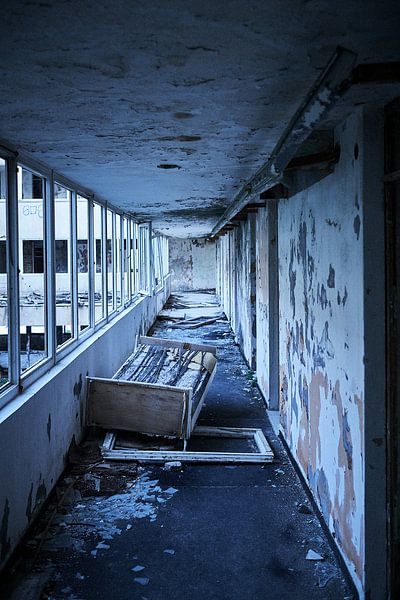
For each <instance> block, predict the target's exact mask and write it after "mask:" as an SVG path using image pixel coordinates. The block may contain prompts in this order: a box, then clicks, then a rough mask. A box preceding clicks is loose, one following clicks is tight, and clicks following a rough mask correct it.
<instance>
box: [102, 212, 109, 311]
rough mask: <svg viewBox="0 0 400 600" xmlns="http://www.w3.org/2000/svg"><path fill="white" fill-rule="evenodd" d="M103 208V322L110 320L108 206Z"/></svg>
mask: <svg viewBox="0 0 400 600" xmlns="http://www.w3.org/2000/svg"><path fill="white" fill-rule="evenodd" d="M100 206H101V225H102V226H101V281H102V285H101V288H102V290H101V294H102V302H103V320H104V319H105V320H108V281H107V279H108V271H107V206H104V205H100Z"/></svg>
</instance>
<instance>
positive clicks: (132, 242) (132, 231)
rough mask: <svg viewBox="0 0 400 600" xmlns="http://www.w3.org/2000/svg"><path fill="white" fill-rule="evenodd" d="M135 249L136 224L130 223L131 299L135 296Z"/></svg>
mask: <svg viewBox="0 0 400 600" xmlns="http://www.w3.org/2000/svg"><path fill="white" fill-rule="evenodd" d="M135 248H136V223H134V222H133V221H131V225H130V243H129V249H130V255H129V269H130V284H131V298H133V297H134V296H135V294H136V291H137V287H136V274H135V268H136V260H135Z"/></svg>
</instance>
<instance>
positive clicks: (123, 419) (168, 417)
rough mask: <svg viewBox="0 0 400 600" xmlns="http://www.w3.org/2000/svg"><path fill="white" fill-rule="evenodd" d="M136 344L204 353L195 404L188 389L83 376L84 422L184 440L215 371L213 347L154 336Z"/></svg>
mask: <svg viewBox="0 0 400 600" xmlns="http://www.w3.org/2000/svg"><path fill="white" fill-rule="evenodd" d="M138 341H139V344H146V345H154V346H163V347H166V348H182V349H183V350H198V351H199V352H205V353H206V355H205V358H206V360H205V361H204V366H205V368H206V369H207V371H208V373H209V379H208V382H207V385H206V387H205V389H204V391H203V393H202V396H201V398H200V400H199V402H198V403H197V406H194V405H193V402H192V395H193V393H192V389H190V388H179V387H174V386H168V385H161V384H157V383H155V384H150V383H142V382H135V381H124V380H121V379H116V378H115V377H116V376H118V372H119V371H120V370H121V369H122V367H121V369H119V370H118V371H117V373H116V374H115V375H114V377H113V378H112V379H104V378H100V377H87V381H88V396H87V424H88V425H95V426H99V427H102V428H104V429H107V430H108V429H121V430H125V431H134V432H140V433H146V434H152V435H161V436H171V437H176V438H179V439H183V440H188V439H189V438H190V435H191V433H192V431H193V429H194V427H195V425H196V421H197V418H198V416H199V413H200V410H201V408H202V406H203V403H204V399H205V396H206V394H207V391H208V389H209V387H210V385H211V382H212V380H213V378H214V375H215V370H216V364H217V359H216V348H215V347H214V346H208V345H204V344H192V343H188V342H180V341H175V340H165V339H162V338H154V337H144V336H143V337H140V338H139V340H138Z"/></svg>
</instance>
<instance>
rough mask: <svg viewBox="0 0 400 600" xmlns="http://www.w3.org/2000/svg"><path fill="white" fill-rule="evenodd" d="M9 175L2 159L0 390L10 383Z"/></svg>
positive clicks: (0, 200)
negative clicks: (8, 308)
mask: <svg viewBox="0 0 400 600" xmlns="http://www.w3.org/2000/svg"><path fill="white" fill-rule="evenodd" d="M6 198H7V174H6V162H5V160H3V159H2V158H0V388H2V387H4V386H5V385H7V384H8V382H9V354H8V348H9V338H8V326H9V324H8V310H7V305H8V298H7V293H8V281H7V205H6Z"/></svg>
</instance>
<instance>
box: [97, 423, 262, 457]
mask: <svg viewBox="0 0 400 600" xmlns="http://www.w3.org/2000/svg"><path fill="white" fill-rule="evenodd" d="M192 436H194V437H215V438H232V439H235V438H239V439H249V440H251V441H253V442H254V443H255V445H256V447H257V452H190V451H187V450H174V451H170V450H167V451H165V450H136V449H135V448H126V449H125V448H119V449H115V443H116V441H117V433H114V432H108V433H107V434H106V437H105V439H104V442H103V445H102V448H101V453H102V456H103V458H104V459H105V460H117V461H136V462H145V463H165V462H174V461H179V462H181V463H226V464H228V463H246V464H249V463H250V464H260V463H271V462H273V460H274V454H273V452H272V450H271V447H270V445H269V444H268V442H267V440H266V438H265V436H264V434H263V432H262V430H261V429H249V428H237V427H200V426H198V427H196V428H195V429H194V430H193V432H192Z"/></svg>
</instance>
